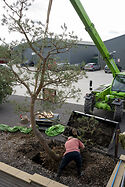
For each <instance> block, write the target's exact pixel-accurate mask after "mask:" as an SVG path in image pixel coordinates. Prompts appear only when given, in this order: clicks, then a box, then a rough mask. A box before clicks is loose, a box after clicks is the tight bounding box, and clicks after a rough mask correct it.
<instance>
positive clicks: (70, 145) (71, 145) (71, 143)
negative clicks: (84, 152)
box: [64, 136, 85, 155]
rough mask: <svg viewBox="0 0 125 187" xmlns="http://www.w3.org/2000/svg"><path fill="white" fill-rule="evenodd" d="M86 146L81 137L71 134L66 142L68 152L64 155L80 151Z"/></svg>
mask: <svg viewBox="0 0 125 187" xmlns="http://www.w3.org/2000/svg"><path fill="white" fill-rule="evenodd" d="M84 147H85V146H84V144H83V143H82V142H81V141H80V140H79V139H77V138H73V137H72V136H70V137H69V138H68V140H67V141H66V143H65V149H66V152H65V153H64V155H65V154H66V153H69V152H72V151H78V152H80V148H84Z"/></svg>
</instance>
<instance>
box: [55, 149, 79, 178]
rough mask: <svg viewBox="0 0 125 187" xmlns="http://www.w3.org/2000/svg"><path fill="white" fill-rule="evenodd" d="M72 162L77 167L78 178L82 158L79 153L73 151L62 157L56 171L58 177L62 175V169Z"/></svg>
mask: <svg viewBox="0 0 125 187" xmlns="http://www.w3.org/2000/svg"><path fill="white" fill-rule="evenodd" d="M72 160H74V161H75V163H76V166H77V174H78V176H80V174H81V165H82V158H81V155H80V153H79V152H77V151H73V152H69V153H67V154H65V155H64V157H63V158H62V160H61V163H60V166H59V169H58V174H57V175H58V176H59V177H60V176H61V174H62V171H63V169H64V168H65V167H66V166H67V165H68V163H69V162H70V161H72Z"/></svg>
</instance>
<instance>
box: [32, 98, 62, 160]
mask: <svg viewBox="0 0 125 187" xmlns="http://www.w3.org/2000/svg"><path fill="white" fill-rule="evenodd" d="M34 106H35V99H34V98H33V97H31V108H30V118H31V126H32V129H33V133H34V135H35V136H36V137H37V138H38V140H39V142H40V144H41V145H42V146H43V148H44V150H45V152H46V153H47V155H48V156H49V157H50V159H53V160H56V161H57V160H59V158H60V157H59V156H58V155H57V154H56V153H55V152H54V151H52V150H51V149H50V147H49V145H48V143H47V141H46V139H44V137H43V135H42V133H41V132H40V131H39V129H38V128H37V127H36V122H35V116H34Z"/></svg>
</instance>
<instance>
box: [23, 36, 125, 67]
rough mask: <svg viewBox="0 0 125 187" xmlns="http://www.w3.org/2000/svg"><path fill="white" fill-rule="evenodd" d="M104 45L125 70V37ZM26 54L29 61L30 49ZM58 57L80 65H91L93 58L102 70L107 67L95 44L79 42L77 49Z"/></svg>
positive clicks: (74, 48) (108, 41)
mask: <svg viewBox="0 0 125 187" xmlns="http://www.w3.org/2000/svg"><path fill="white" fill-rule="evenodd" d="M104 44H105V46H106V47H107V49H108V51H109V53H111V54H112V56H113V58H114V59H115V61H116V63H118V64H119V65H120V66H121V67H122V69H125V47H124V44H125V35H122V36H119V37H116V38H113V39H110V40H106V41H104ZM48 49H49V47H48ZM48 49H47V47H46V48H45V53H47V51H48ZM24 54H25V58H27V59H29V60H31V59H32V57H33V56H32V50H31V49H29V48H27V49H26V50H25V53H24ZM58 57H59V59H60V60H62V61H66V60H68V62H69V63H70V64H80V63H82V62H84V63H89V62H90V61H91V59H92V58H93V57H96V58H97V59H98V62H97V63H99V64H100V65H101V69H104V66H105V65H106V63H105V62H104V60H103V59H102V57H101V54H100V53H99V51H98V49H97V47H96V46H95V44H94V43H93V42H84V41H83V42H79V43H78V45H77V47H73V48H72V49H71V50H70V51H68V52H66V53H60V54H59V55H58Z"/></svg>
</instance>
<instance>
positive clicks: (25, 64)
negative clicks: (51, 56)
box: [20, 60, 35, 67]
mask: <svg viewBox="0 0 125 187" xmlns="http://www.w3.org/2000/svg"><path fill="white" fill-rule="evenodd" d="M20 65H21V67H26V66H30V67H33V66H34V65H35V62H33V61H30V60H27V61H26V62H24V63H22V64H20Z"/></svg>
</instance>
